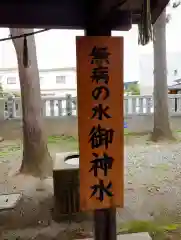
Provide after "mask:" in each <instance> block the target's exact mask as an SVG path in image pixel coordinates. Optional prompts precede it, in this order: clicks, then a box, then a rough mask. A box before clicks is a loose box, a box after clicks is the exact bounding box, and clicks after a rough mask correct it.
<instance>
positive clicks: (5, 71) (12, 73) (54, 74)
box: [0, 67, 77, 96]
mask: <svg viewBox="0 0 181 240" xmlns="http://www.w3.org/2000/svg"><path fill="white" fill-rule="evenodd" d="M39 76H40V88H41V93H42V95H52V96H65V95H67V94H70V95H72V96H76V95H77V81H76V70H75V68H71V67H67V68H52V69H40V70H39ZM0 82H1V84H2V87H3V90H4V91H5V92H12V93H20V83H19V76H18V71H17V69H16V68H1V69H0Z"/></svg>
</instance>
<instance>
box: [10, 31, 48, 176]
mask: <svg viewBox="0 0 181 240" xmlns="http://www.w3.org/2000/svg"><path fill="white" fill-rule="evenodd" d="M31 32H33V29H21V28H12V29H10V34H11V36H19V35H22V34H26V33H31ZM13 45H14V47H15V50H16V55H17V62H18V70H19V79H20V87H21V102H22V118H23V119H22V121H23V160H22V165H21V168H20V172H21V173H25V174H31V175H34V176H37V177H41V178H43V177H47V176H49V175H52V159H51V157H50V154H49V152H48V148H47V140H46V136H45V134H44V126H43V118H42V113H41V108H42V103H41V94H40V81H39V71H38V63H37V57H36V45H35V38H34V36H33V35H32V36H28V37H27V48H28V59H29V65H28V67H27V68H25V67H24V64H23V52H24V51H23V49H24V38H18V39H13Z"/></svg>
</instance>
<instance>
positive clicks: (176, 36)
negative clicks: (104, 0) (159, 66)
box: [0, 6, 181, 81]
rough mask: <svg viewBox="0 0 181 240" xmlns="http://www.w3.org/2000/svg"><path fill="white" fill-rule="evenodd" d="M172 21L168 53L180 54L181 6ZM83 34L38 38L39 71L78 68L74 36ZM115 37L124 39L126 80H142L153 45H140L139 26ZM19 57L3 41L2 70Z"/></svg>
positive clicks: (4, 32) (56, 32)
mask: <svg viewBox="0 0 181 240" xmlns="http://www.w3.org/2000/svg"><path fill="white" fill-rule="evenodd" d="M168 11H169V12H171V14H172V19H171V21H170V23H169V24H168V25H167V51H169V52H170V51H171V52H174V51H180V52H181V26H180V21H181V6H180V7H178V8H177V9H174V10H172V9H171V8H168ZM8 34H9V31H8V29H0V38H3V37H7V36H8ZM82 35H84V31H81V30H77V31H71V30H50V31H48V32H44V33H41V34H37V35H36V43H37V56H38V64H39V68H54V67H74V66H75V65H76V54H75V36H82ZM112 35H113V36H115V35H116V36H124V41H125V49H124V59H125V62H124V74H125V76H124V79H125V81H130V80H133V81H134V80H139V74H140V73H139V56H140V54H144V53H150V54H152V52H153V46H152V43H150V44H148V45H147V46H145V47H142V46H138V31H137V26H136V25H133V27H132V29H131V30H130V31H128V32H113V33H112ZM16 66H17V62H16V56H15V51H14V48H13V45H12V43H11V41H8V42H0V67H16Z"/></svg>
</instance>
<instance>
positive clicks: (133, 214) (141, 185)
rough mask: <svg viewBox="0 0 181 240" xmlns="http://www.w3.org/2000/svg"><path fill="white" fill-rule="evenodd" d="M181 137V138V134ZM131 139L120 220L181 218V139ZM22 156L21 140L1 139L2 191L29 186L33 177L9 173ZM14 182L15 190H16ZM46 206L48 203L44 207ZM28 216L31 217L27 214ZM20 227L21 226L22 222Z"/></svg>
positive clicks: (126, 155)
mask: <svg viewBox="0 0 181 240" xmlns="http://www.w3.org/2000/svg"><path fill="white" fill-rule="evenodd" d="M179 137H180V138H181V135H180V136H179ZM126 142H127V141H126ZM128 142H129V143H128ZM128 142H127V144H126V146H125V209H124V210H118V222H121V221H128V220H131V219H150V218H151V219H152V218H161V219H162V220H163V219H164V220H165V219H167V218H169V221H173V222H175V221H177V220H180V219H181V212H180V211H181V206H180V205H181V187H180V186H181V141H177V142H170V143H166V142H162V143H159V144H153V143H151V142H149V141H147V136H142V137H132V138H130V140H129V141H128ZM49 150H50V152H51V154H52V156H54V155H55V153H56V152H57V148H56V147H55V146H53V145H51V146H49ZM59 150H60V148H59ZM62 151H63V149H62ZM70 151H71V149H70ZM20 159H21V145H20V142H19V141H16V142H15V141H4V142H2V143H0V192H1V193H2V192H12V191H17V189H23V188H24V189H25V188H27V185H26V184H23V183H22V182H24V183H25V182H28V184H30V182H31V181H30V179H28V180H27V181H22V178H19V180H16V181H15V180H14V179H12V178H10V177H9V175H12V173H13V172H15V169H18V167H19V164H20ZM12 169H13V170H12ZM32 181H34V180H32ZM15 185H16V190H14V186H15ZM28 186H29V185H28ZM49 186H50V185H49ZM48 189H49V190H48V191H49V192H48V194H47V195H46V194H45V195H46V196H52V195H51V194H52V189H51V190H50V187H49V188H48ZM45 206H46V205H45ZM39 207H40V208H41V206H39V205H37V208H39ZM47 208H48V207H47V206H46V207H45V208H44V209H47ZM25 212H26V211H25ZM27 214H28V213H27ZM24 215H26V214H24ZM26 216H27V218H30V217H29V216H28V215H26ZM49 217H50V216H48V218H49ZM0 220H1V219H0ZM49 220H50V219H49ZM36 221H37V219H36ZM58 226H59V231H60V230H61V231H62V229H63V228H64V226H62V229H61V228H60V225H58ZM16 227H18V226H16ZM19 227H20V228H21V226H19ZM46 227H47V226H46ZM54 227H55V223H54ZM74 227H75V226H74ZM79 227H80V226H79ZM84 227H85V226H84ZM91 227H92V226H91ZM52 228H53V227H52ZM47 231H48V230H47ZM54 231H55V230H54ZM59 231H58V232H59ZM33 232H34V231H33ZM18 234H19V233H18ZM57 236H58V233H57ZM0 239H5V238H0ZM7 239H10V238H7ZM22 239H26V238H22ZM34 239H36V238H34ZM37 239H41V238H37ZM44 239H45V238H44ZM47 239H52V238H47ZM61 239H63V238H61ZM65 239H66V238H65Z"/></svg>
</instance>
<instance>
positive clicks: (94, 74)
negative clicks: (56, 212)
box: [77, 37, 124, 210]
mask: <svg viewBox="0 0 181 240" xmlns="http://www.w3.org/2000/svg"><path fill="white" fill-rule="evenodd" d="M122 53H123V39H122V38H117V37H79V39H77V91H78V125H79V148H80V206H81V209H82V210H90V209H98V208H108V207H112V206H122V205H123V152H124V143H123V106H122V102H123V71H122V70H123V59H122ZM118 64H119V66H118ZM120 66H121V67H120Z"/></svg>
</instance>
